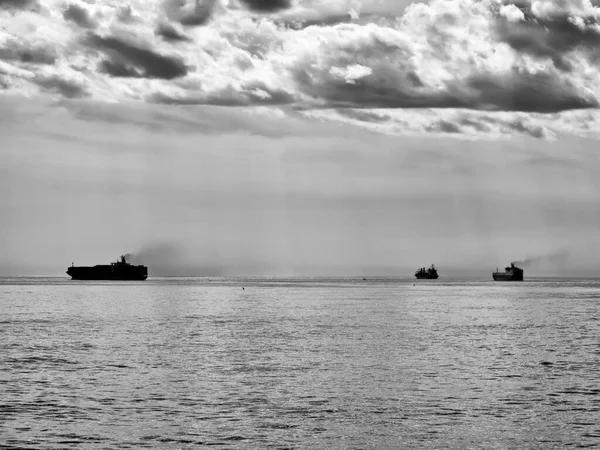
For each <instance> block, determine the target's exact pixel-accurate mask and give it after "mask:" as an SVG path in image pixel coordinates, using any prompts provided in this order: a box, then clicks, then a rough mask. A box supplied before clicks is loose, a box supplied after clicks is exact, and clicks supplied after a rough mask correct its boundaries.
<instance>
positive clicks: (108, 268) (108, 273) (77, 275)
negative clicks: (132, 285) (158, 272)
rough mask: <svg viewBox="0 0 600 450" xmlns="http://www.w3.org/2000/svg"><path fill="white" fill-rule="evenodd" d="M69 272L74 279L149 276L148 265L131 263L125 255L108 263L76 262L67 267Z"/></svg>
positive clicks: (129, 279)
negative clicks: (81, 264)
mask: <svg viewBox="0 0 600 450" xmlns="http://www.w3.org/2000/svg"><path fill="white" fill-rule="evenodd" d="M67 274H68V275H70V276H71V278H72V279H73V280H122V281H135V280H138V281H142V280H145V279H146V278H148V268H147V267H146V266H142V265H139V266H134V265H133V264H129V263H128V262H127V261H126V259H125V256H124V255H122V256H121V258H120V260H119V261H117V262H113V263H110V264H106V265H96V266H76V265H75V264H74V263H73V264H72V265H71V267H69V268H68V269H67Z"/></svg>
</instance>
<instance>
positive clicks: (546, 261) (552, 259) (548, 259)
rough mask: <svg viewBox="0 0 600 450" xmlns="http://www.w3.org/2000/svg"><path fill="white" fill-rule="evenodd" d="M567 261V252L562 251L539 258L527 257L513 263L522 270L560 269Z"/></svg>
mask: <svg viewBox="0 0 600 450" xmlns="http://www.w3.org/2000/svg"><path fill="white" fill-rule="evenodd" d="M568 259H569V251H568V250H567V249H562V250H559V251H557V252H554V253H550V254H547V255H540V256H533V257H531V256H528V257H527V258H525V260H523V261H515V265H516V266H518V267H522V268H530V269H531V268H551V269H562V268H564V267H565V266H566V264H567V260H568Z"/></svg>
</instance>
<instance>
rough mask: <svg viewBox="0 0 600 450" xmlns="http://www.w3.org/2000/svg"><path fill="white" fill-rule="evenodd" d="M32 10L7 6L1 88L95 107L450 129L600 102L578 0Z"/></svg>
mask: <svg viewBox="0 0 600 450" xmlns="http://www.w3.org/2000/svg"><path fill="white" fill-rule="evenodd" d="M38 1H39V3H40V6H41V9H40V10H39V11H38V12H33V11H31V10H25V9H22V8H17V9H14V6H16V5H17V2H15V1H11V2H7V1H6V0H5V1H4V2H2V5H4V6H5V7H6V6H8V5H11V8H12V11H10V12H8V11H6V10H3V11H1V12H0V27H1V28H0V60H1V61H3V63H4V64H3V67H5V68H6V69H5V70H4V74H3V75H2V76H3V78H2V83H3V86H4V90H5V91H8V92H12V93H16V92H20V93H22V92H37V91H39V90H47V89H48V88H47V87H46V85H47V83H46V82H44V85H42V84H40V83H39V82H36V81H35V80H39V79H40V78H39V76H38V78H36V75H40V76H42V79H44V78H43V73H42V69H43V67H42V66H52V67H53V68H54V73H55V74H59V75H58V76H59V77H60V76H61V75H60V74H64V73H70V74H71V75H74V74H73V71H76V72H78V73H79V75H77V76H78V77H79V76H81V77H82V78H83V79H85V82H83V83H82V82H79V83H78V85H79V86H85V89H84V91H82V92H85V93H86V94H87V95H90V96H92V97H93V98H98V99H110V100H116V101H124V100H132V99H133V100H138V101H146V102H160V103H177V104H190V105H191V104H206V105H229V106H256V105H283V104H287V105H290V106H291V107H293V108H296V109H298V110H305V111H306V110H314V111H316V110H329V111H330V112H331V114H329V117H338V116H339V117H340V118H341V119H340V120H347V119H348V117H344V116H343V114H338V113H336V110H338V111H339V110H340V109H344V108H347V109H352V110H358V109H363V110H365V112H366V114H365V115H364V117H368V116H369V112H370V111H372V110H375V109H387V110H390V111H393V110H409V109H410V110H411V118H409V119H407V120H409V121H413V122H415V125H414V126H413V125H408V127H409V128H411V129H420V130H422V132H423V133H438V132H443V133H448V132H451V134H455V135H464V134H465V133H466V134H470V133H471V131H470V130H472V129H479V130H484V129H485V128H486V127H487V126H489V124H486V122H485V121H484V120H476V119H474V118H470V119H469V120H470V121H469V122H468V123H462V122H460V121H458V122H457V121H455V120H449V119H448V118H447V117H445V114H446V113H445V112H443V110H456V111H459V110H465V109H466V110H472V111H479V114H480V117H481V118H483V117H489V112H491V111H497V112H503V111H508V112H513V113H515V114H517V113H518V114H521V113H526V114H529V115H530V116H529V118H530V119H531V120H530V122H535V121H537V118H534V116H533V115H535V114H540V113H541V114H554V113H557V112H561V111H576V110H586V109H596V108H598V99H599V98H600V51H599V50H598V48H599V47H600V38H599V36H600V31H599V30H600V13H599V8H598V7H597V6H596V5H597V3H595V4H592V3H589V2H587V1H583V0H578V1H572V2H550V1H542V0H535V1H533V0H512V1H511V0H502V1H498V0H458V1H455V2H448V1H443V0H432V1H430V2H426V3H423V2H421V3H414V4H410V5H408V3H409V2H402V1H399V2H395V1H392V0H330V1H324V0H298V1H294V2H292V1H250V0H246V1H241V0H236V1H234V0H228V1H222V2H217V1H216V0H204V1H202V0H198V1H195V0H165V1H164V2H160V3H158V4H157V3H152V2H144V1H141V0H134V1H132V2H131V3H129V4H128V5H127V7H123V6H117V5H114V4H111V3H106V2H100V1H96V0H87V1H86V2H80V1H76V0H70V1H69V2H68V3H67V4H64V3H61V2H58V1H56V0H38ZM18 5H21V3H18ZM294 24H298V25H297V26H296V25H294ZM74 25H76V26H74ZM92 29H93V31H90V30H92ZM32 30H36V32H35V33H33V32H32ZM8 66H10V67H11V69H10V70H8V69H7V68H8ZM9 72H10V73H9ZM27 73H33V75H34V76H33V77H29V76H25V74H27ZM56 92H62V90H57V91H56ZM64 92H65V93H66V92H70V91H69V90H65V91H64ZM430 110H436V115H437V117H435V118H434V119H432V120H429V119H430V113H429V111H430ZM350 114H356V112H354V113H350ZM371 117H373V116H371ZM423 121H425V122H427V123H426V124H424V125H423V123H422V122H423ZM392 123H393V124H394V125H393V126H398V125H399V123H397V122H394V121H393V120H392V121H391V122H390V123H388V124H387V125H385V126H383V124H380V125H382V126H380V127H378V128H377V129H380V128H386V127H387V128H389V127H390V126H392V125H391V124H392ZM371 124H372V125H373V126H374V125H375V124H376V123H375V122H372V123H371ZM422 125H423V126H422ZM496 126H497V124H496V125H493V126H492V128H493V129H496ZM501 128H502V129H503V130H509V132H510V130H512V131H513V132H514V133H516V134H521V133H527V131H525V129H523V130H520V129H519V128H518V127H510V126H504V125H502V127H501ZM575 128H577V127H575ZM543 129H545V128H544V127H543V128H538V129H537V130H538V131H536V132H534V131H532V130H533V129H531V128H527V130H529V131H530V132H531V135H538V136H549V135H548V134H546V133H544V132H542V131H541V130H543Z"/></svg>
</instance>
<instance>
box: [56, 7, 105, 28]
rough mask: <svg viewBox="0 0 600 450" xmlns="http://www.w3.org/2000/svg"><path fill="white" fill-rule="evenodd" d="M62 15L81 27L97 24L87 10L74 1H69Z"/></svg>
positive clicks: (91, 26) (94, 26)
mask: <svg viewBox="0 0 600 450" xmlns="http://www.w3.org/2000/svg"><path fill="white" fill-rule="evenodd" d="M63 17H64V19H65V20H67V21H71V22H74V23H76V24H77V25H79V26H80V27H82V28H96V27H97V26H98V24H97V23H96V21H95V20H94V19H93V18H92V16H91V15H90V13H89V12H88V10H87V9H86V8H85V7H84V6H82V5H78V4H76V3H70V4H69V5H68V6H67V8H66V9H65V11H64V12H63Z"/></svg>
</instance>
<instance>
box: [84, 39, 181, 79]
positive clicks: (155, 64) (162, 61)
mask: <svg viewBox="0 0 600 450" xmlns="http://www.w3.org/2000/svg"><path fill="white" fill-rule="evenodd" d="M85 43H86V44H87V45H88V46H90V47H92V48H95V49H97V50H99V51H101V52H102V53H104V54H105V55H106V56H107V58H108V59H105V60H104V61H103V62H102V63H101V64H100V69H101V70H102V71H103V72H105V73H108V74H109V75H111V76H113V77H126V78H162V79H166V80H172V79H175V78H179V77H183V76H185V75H186V74H187V71H188V69H187V67H186V65H185V63H184V61H183V59H181V58H180V57H178V56H166V55H162V54H160V53H157V52H155V51H153V50H150V49H147V48H142V47H141V46H139V45H136V44H133V43H130V42H126V41H125V40H123V39H120V38H117V37H110V36H109V37H102V36H99V35H97V34H90V35H89V36H88V37H87V38H86V39H85Z"/></svg>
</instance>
